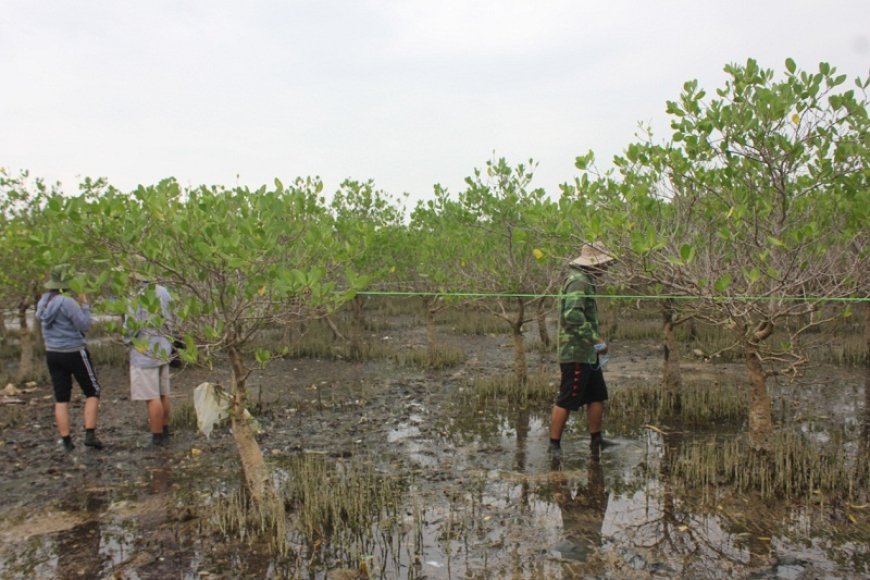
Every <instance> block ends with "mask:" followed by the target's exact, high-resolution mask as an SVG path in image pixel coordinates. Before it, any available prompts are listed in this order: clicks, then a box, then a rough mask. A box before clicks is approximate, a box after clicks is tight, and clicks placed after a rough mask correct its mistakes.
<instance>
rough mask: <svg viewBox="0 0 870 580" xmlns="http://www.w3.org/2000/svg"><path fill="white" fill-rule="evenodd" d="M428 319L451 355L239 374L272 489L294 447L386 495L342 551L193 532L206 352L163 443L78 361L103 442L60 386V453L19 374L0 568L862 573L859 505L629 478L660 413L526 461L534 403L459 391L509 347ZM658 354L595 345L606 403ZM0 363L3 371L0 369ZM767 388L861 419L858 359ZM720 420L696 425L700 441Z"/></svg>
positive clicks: (572, 426)
mask: <svg viewBox="0 0 870 580" xmlns="http://www.w3.org/2000/svg"><path fill="white" fill-rule="evenodd" d="M441 331H442V332H441V339H442V340H443V341H444V343H445V344H448V345H450V346H452V347H455V348H458V349H461V350H462V351H463V352H464V353H465V357H466V361H465V363H464V364H462V365H460V366H457V367H453V368H449V369H445V370H438V371H431V370H420V369H419V368H415V367H413V366H407V365H403V364H399V363H398V362H397V361H396V360H395V359H390V358H380V359H376V360H371V361H368V362H364V363H354V362H346V361H344V360H326V359H308V358H305V359H286V360H275V361H272V362H270V363H269V364H268V366H267V367H266V369H265V370H262V371H258V372H256V373H255V374H254V375H253V376H252V378H251V380H250V382H249V387H250V392H251V403H252V405H251V406H252V411H253V412H254V414H255V415H256V416H257V417H258V419H259V420H260V422H261V424H262V427H263V429H264V432H263V434H262V435H261V436H260V444H261V447H262V449H263V453H264V455H265V456H266V458H267V461H268V462H269V463H270V465H271V466H272V468H273V471H274V473H275V474H276V475H275V480H276V484H278V485H282V484H283V482H286V481H287V480H289V479H292V477H293V470H294V469H298V466H299V463H298V461H299V460H300V458H303V457H312V456H313V457H318V458H322V459H323V460H324V461H325V462H326V464H327V465H329V466H331V467H334V466H339V467H340V468H341V466H344V467H343V469H346V470H352V469H358V468H359V467H360V466H361V465H365V466H370V467H369V469H371V470H372V471H373V472H374V474H375V475H376V476H377V477H379V478H384V479H385V480H386V479H389V480H390V481H391V482H393V483H395V484H396V488H397V489H398V490H399V491H398V492H397V500H396V501H397V502H398V504H397V505H398V508H397V510H396V512H395V513H394V514H393V516H392V519H391V520H390V523H389V524H387V523H385V522H383V521H382V522H377V521H376V522H375V523H373V524H371V525H370V529H369V530H368V531H369V532H370V533H368V534H365V533H357V534H356V536H351V535H349V536H347V537H345V542H346V543H349V544H352V545H344V546H336V545H331V544H330V538H324V537H321V538H317V539H312V538H310V537H306V536H305V534H304V533H303V532H301V531H300V530H301V529H302V523H301V521H300V520H301V517H300V516H299V514H295V513H294V512H293V510H292V509H291V511H290V513H289V516H288V518H289V519H288V526H289V527H288V532H287V534H288V537H289V543H290V547H291V551H290V553H289V554H287V555H286V556H275V555H273V554H270V552H269V550H268V548H267V547H266V546H265V545H264V544H263V543H258V542H251V541H250V540H249V539H248V538H239V537H238V534H235V535H234V534H229V535H225V534H222V533H221V532H220V530H219V529H218V527H217V526H216V525H215V523H214V522H215V511H216V510H218V509H221V508H220V506H221V505H223V504H222V503H221V502H222V501H224V500H225V499H226V498H228V497H232V495H233V492H234V491H235V490H236V489H237V487H238V484H239V465H238V461H237V458H236V452H235V447H234V443H233V439H232V436H231V434H230V433H229V432H228V430H227V428H226V427H225V426H224V427H219V428H218V429H216V431H215V432H214V433H213V434H212V435H211V437H210V438H206V437H204V436H203V435H201V434H198V433H197V432H196V431H195V427H194V426H193V425H192V423H191V421H190V420H189V418H190V415H191V402H192V393H193V390H194V388H195V387H196V386H197V385H199V384H200V383H202V382H204V381H212V382H224V383H226V381H227V380H228V376H227V371H226V369H225V368H224V367H223V365H222V364H221V361H217V365H216V368H215V369H214V370H208V369H201V368H186V369H183V370H180V371H177V372H176V373H175V374H174V376H173V379H172V381H173V395H172V402H173V405H174V409H175V411H176V413H177V416H182V415H183V416H185V417H187V418H188V419H187V420H186V421H184V420H183V421H180V423H179V426H178V428H177V430H176V432H175V434H174V437H173V438H172V441H171V444H170V445H169V446H168V447H167V448H165V449H155V448H152V447H150V446H149V435H148V433H147V429H146V425H145V409H144V405H143V404H134V403H132V402H131V401H130V400H129V397H128V388H129V383H128V379H127V375H126V369H125V368H123V367H117V366H115V367H113V366H109V365H106V364H104V365H102V366H101V367H100V368H98V373H99V379H100V382H101V384H102V386H103V395H102V403H101V412H100V419H99V421H100V424H99V435H100V437H101V439H102V440H103V441H104V442H105V444H106V446H107V447H106V449H104V450H103V451H94V450H91V449H88V448H85V447H84V446H83V444H82V442H83V433H82V431H81V429H82V423H81V404H82V400H81V398H80V396H79V397H78V398H76V399H75V400H74V405H73V407H74V409H73V410H74V415H73V425H74V434H75V441H76V442H77V447H76V449H75V450H74V451H73V452H72V453H69V454H68V453H65V452H64V451H62V449H61V448H60V447H59V445H58V444H57V434H56V430H55V426H54V421H53V407H52V400H51V390H50V386H49V384H48V383H46V382H39V383H37V384H36V385H33V386H31V387H30V388H27V387H22V386H19V387H20V388H21V392H20V393H18V394H17V395H16V396H15V397H16V398H18V399H21V400H22V401H23V404H6V405H3V406H2V408H0V412H2V422H3V429H2V432H0V465H2V467H0V469H2V483H0V497H2V508H0V543H2V548H0V576H2V577H3V578H131V579H132V578H203V577H208V578H267V577H303V578H309V577H310V578H325V577H330V578H357V577H366V575H368V576H370V577H385V578H503V577H514V578H575V577H607V578H670V577H699V578H707V577H708V578H819V577H833V578H837V577H839V578H854V577H867V575H868V574H870V550H868V547H867V542H868V540H870V533H868V529H870V528H868V525H870V524H868V517H867V511H868V510H867V506H866V505H863V506H862V505H860V504H856V503H854V502H853V503H852V504H846V503H843V502H841V503H838V504H836V505H820V502H819V501H814V500H812V499H810V500H806V501H795V500H790V501H774V500H762V499H760V498H759V497H756V496H755V495H754V494H745V493H744V494H737V493H735V492H733V491H730V490H729V489H728V488H727V487H722V488H719V489H715V490H703V491H699V490H694V491H684V490H678V489H674V488H673V487H672V486H670V485H669V484H667V483H666V482H665V481H664V480H663V479H659V478H657V477H651V476H650V475H649V474H650V473H655V466H656V465H658V464H659V463H660V462H661V458H662V455H663V448H664V444H663V438H662V434H661V432H662V431H667V429H668V427H667V426H666V425H651V426H644V425H634V426H631V427H628V428H626V427H624V426H623V427H620V429H619V430H614V429H613V428H610V429H609V430H608V432H607V435H608V437H609V438H610V439H612V440H614V441H615V442H617V443H618V444H619V445H618V446H617V447H615V448H612V449H608V450H606V451H605V453H604V456H603V457H602V459H601V461H600V462H594V461H592V460H591V458H590V457H589V452H588V447H587V439H586V435H585V433H584V430H585V421H584V420H583V418H582V417H580V416H578V415H575V416H572V418H571V421H570V423H569V429H568V431H567V433H566V434H565V437H564V440H563V441H564V443H563V445H564V449H565V451H564V455H563V458H562V461H561V463H560V464H553V462H552V461H551V459H550V458H549V457H548V456H547V454H546V446H547V427H548V421H549V405H548V404H547V403H546V402H537V403H535V404H533V405H530V406H528V407H526V408H517V407H516V406H511V405H507V404H505V403H504V402H503V401H500V400H498V398H495V399H492V398H491V399H489V400H487V401H480V400H478V399H477V398H475V397H473V396H471V394H470V389H471V386H470V384H471V381H472V380H473V379H475V378H482V377H500V376H504V377H506V376H510V374H511V372H512V364H513V350H512V344H511V341H510V339H509V337H508V336H506V335H497V334H495V335H493V334H490V335H482V336H466V335H460V334H455V333H452V332H450V329H449V328H441ZM532 334H533V333H532V332H530V333H529V336H530V337H531V335H532ZM367 338H368V340H370V341H378V342H380V343H381V344H383V345H385V346H389V347H390V348H391V349H393V351H394V352H402V351H405V352H407V351H410V350H416V349H422V348H423V347H424V346H423V345H424V341H425V335H424V333H423V331H422V329H421V328H419V327H418V326H417V325H416V324H415V323H413V322H405V323H397V324H396V325H394V326H392V327H389V326H388V325H385V329H383V330H379V331H378V332H372V333H370V334H369V336H368V337H367ZM530 342H531V340H530ZM661 356H662V355H661V350H660V348H659V347H658V345H657V344H656V341H654V340H641V341H616V342H615V343H614V344H613V352H612V355H611V362H610V364H609V368H608V369H607V373H606V376H607V379H608V383H609V385H610V389H611V396H612V397H615V396H618V393H619V392H620V391H623V390H626V389H630V388H633V387H636V386H638V385H644V384H652V383H656V382H657V381H658V379H659V377H660V366H661ZM528 360H529V365H530V370H531V371H532V372H533V373H538V372H541V373H549V374H550V376H551V377H552V381H553V384H554V386H553V388H554V389H555V382H556V381H557V379H558V376H557V367H556V365H555V363H554V360H553V358H552V355H551V354H549V353H543V354H542V352H541V351H537V350H535V349H532V351H531V352H530V353H529V359H528ZM3 364H5V365H6V369H7V370H8V369H9V368H11V366H12V365H14V363H13V362H12V361H3ZM683 365H684V372H685V376H686V380H687V381H694V382H700V383H710V384H714V383H715V384H716V385H722V386H723V388H734V389H737V388H742V387H741V385H742V384H743V382H744V377H743V369H742V366H741V365H739V364H734V363H717V362H715V361H704V360H700V359H697V358H694V357H692V356H691V354H690V353H689V354H687V355H686V356H685V357H684V359H683ZM834 378H835V380H832V379H834ZM772 388H773V389H774V390H776V391H777V392H778V393H779V391H782V393H785V395H777V397H778V398H777V399H776V401H781V404H782V406H783V407H785V406H786V402H785V398H787V399H788V402H787V405H788V408H789V409H793V410H795V411H793V415H794V416H795V418H796V420H799V421H803V423H802V425H803V427H802V429H803V430H804V431H806V432H811V433H815V434H818V437H821V438H823V437H824V433H825V432H826V431H825V429H826V427H825V425H827V424H829V423H828V422H833V423H835V424H838V425H840V426H843V425H845V426H846V428H847V431H848V429H849V428H850V425H851V427H855V426H856V425H857V421H858V419H857V418H858V417H860V416H861V412H862V409H861V407H860V404H861V400H862V399H863V397H862V393H863V390H862V389H863V380H862V375H861V373H859V372H857V371H850V370H849V369H831V368H828V369H820V370H817V371H816V372H815V374H811V376H810V378H808V379H806V380H805V381H804V382H803V383H802V384H801V385H800V387H799V388H794V387H793V386H790V385H784V384H783V385H779V384H775V385H772ZM605 427H606V428H607V427H608V425H607V424H605ZM741 429H742V425H733V426H725V427H723V426H722V425H712V424H711V425H709V432H711V433H714V432H715V433H717V434H718V435H717V436H721V434H722V433H723V432H725V433H728V432H731V433H734V434H736V433H738V432H740V430H741ZM854 430H855V429H852V431H854ZM701 431H707V430H706V429H701ZM852 431H848V432H852ZM848 445H851V443H849V444H848ZM650 466H653V469H652V470H651V469H650ZM324 485H330V484H329V483H324ZM336 492H337V493H346V492H342V491H341V490H340V489H339V488H336ZM865 497H866V494H865ZM383 519H386V516H384V517H383ZM334 539H335V538H333V540H334ZM312 543H313V544H316V545H315V547H314V548H312V545H311V544H312Z"/></svg>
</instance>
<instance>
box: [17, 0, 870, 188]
mask: <svg viewBox="0 0 870 580" xmlns="http://www.w3.org/2000/svg"><path fill="white" fill-rule="evenodd" d="M748 57H753V58H756V59H757V60H758V61H759V63H760V64H761V65H762V66H764V67H767V68H775V69H776V70H777V71H781V70H783V68H784V66H783V62H784V60H785V59H786V57H792V58H794V59H795V60H796V61H797V64H798V66H799V67H802V68H806V69H811V70H816V69H817V66H818V63H819V61H823V60H824V61H827V62H829V63H830V64H832V65H834V66H836V67H837V68H838V69H839V70H840V71H841V72H844V73H848V75H849V78H850V83H851V79H852V78H854V77H855V76H856V75H861V76H867V74H868V72H870V2H868V1H867V0H860V1H858V0H856V1H851V0H849V1H847V0H830V1H826V2H822V1H808V0H790V1H759V0H756V1H753V2H746V1H742V0H731V1H729V2H724V1H717V2H707V1H703V0H694V1H682V0H681V1H676V0H674V1H662V0H656V1H654V2H641V1H639V0H638V1H631V2H629V1H599V2H591V1H581V0H573V1H568V0H534V1H522V2H520V1H511V0H490V1H473V0H465V1H463V0H438V1H416V0H401V1H400V0H396V1H387V0H356V1H351V0H346V1H338V0H311V1H291V0H285V1H247V2H242V1H237V2H222V1H216V0H207V1H196V2H194V1H180V0H172V1H157V0H148V1H145V0H142V1H139V2H127V1H123V2H122V1H109V0H106V1H102V2H94V1H85V0H77V1H74V2H72V1H43V0H39V1H35V0H11V1H10V0H4V2H3V6H2V12H0V166H3V167H6V168H7V169H9V170H12V171H18V170H20V169H29V170H30V171H31V172H32V174H34V175H36V176H41V177H45V178H46V179H48V180H50V181H54V180H61V181H62V182H63V183H64V186H65V190H67V191H70V192H72V191H75V187H76V184H77V183H78V181H79V178H80V177H84V176H90V177H98V176H105V177H107V178H108V179H109V180H110V181H111V182H112V183H113V184H115V185H116V186H118V187H120V188H122V189H130V188H133V187H135V186H136V185H137V184H140V183H146V184H149V183H154V182H156V181H158V180H160V179H161V178H164V177H168V176H175V177H176V178H178V179H179V181H180V182H181V183H182V184H185V185H198V184H202V183H207V184H224V185H235V184H244V185H250V186H254V187H255V186H258V185H261V184H263V183H271V182H272V180H273V178H275V177H279V178H281V179H282V180H283V181H284V182H285V183H286V182H288V181H290V180H292V179H293V178H295V177H297V176H309V175H319V176H321V177H322V178H323V180H324V181H325V183H326V186H327V190H328V191H329V190H334V189H335V188H336V187H337V186H338V184H339V183H340V182H341V181H342V180H343V179H345V178H353V179H358V180H367V179H373V180H374V181H375V183H376V185H377V186H378V187H379V188H381V189H383V190H386V191H387V192H389V193H391V194H394V195H398V194H401V193H403V192H408V193H410V194H411V197H412V199H421V198H426V197H430V196H431V193H432V187H433V185H434V184H435V183H440V184H442V185H444V186H445V187H448V188H449V189H450V191H453V192H457V191H459V190H460V189H462V187H463V179H464V177H466V176H468V175H470V174H471V173H472V172H473V169H474V168H475V167H482V166H483V165H484V164H485V162H486V161H487V160H488V159H491V158H492V157H493V155H495V156H497V157H506V158H507V159H508V160H509V161H511V162H512V163H517V162H520V161H525V160H528V159H529V158H533V159H535V160H536V161H537V162H538V163H539V165H538V170H537V172H536V181H535V184H536V185H539V186H542V187H545V188H547V190H548V191H552V192H553V193H556V192H557V190H558V188H557V186H558V184H559V183H563V182H566V181H571V180H573V178H574V177H575V176H576V170H575V169H574V159H575V157H576V156H577V155H579V154H582V153H584V152H585V151H587V150H589V149H592V150H593V151H594V152H595V154H596V157H597V158H598V160H599V165H600V166H607V165H608V160H609V159H610V158H611V157H612V156H613V155H614V154H616V153H619V152H620V151H621V150H622V149H623V148H624V147H625V146H626V145H627V144H628V143H629V142H630V141H631V140H632V139H633V137H634V135H635V133H636V130H637V125H638V123H639V122H644V123H648V124H651V125H652V126H653V128H654V130H655V132H656V135H658V136H660V137H664V136H665V134H666V133H667V128H668V125H667V118H666V116H665V114H664V108H665V101H666V100H668V99H675V98H676V97H677V96H678V95H679V92H680V89H681V87H682V84H683V82H685V81H686V80H689V79H698V81H699V83H700V84H701V86H702V87H705V88H706V89H708V92H710V93H712V92H713V89H714V88H716V87H719V86H721V85H722V83H723V81H724V78H725V75H724V73H723V72H722V69H723V66H724V65H725V64H728V63H733V62H739V63H744V62H745V61H746V59H747V58H748Z"/></svg>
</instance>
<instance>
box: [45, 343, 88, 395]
mask: <svg viewBox="0 0 870 580" xmlns="http://www.w3.org/2000/svg"><path fill="white" fill-rule="evenodd" d="M45 358H46V361H47V362H48V372H49V374H51V384H52V385H53V386H54V400H55V401H56V402H58V403H69V400H70V397H71V395H72V379H73V377H75V379H76V382H77V383H78V384H79V386H80V387H81V388H82V392H83V393H84V394H85V397H99V396H100V383H99V382H98V381H97V373H96V371H94V365H93V364H91V357H90V355H89V354H88V351H87V350H85V349H81V350H78V351H75V352H54V351H48V352H46V353H45Z"/></svg>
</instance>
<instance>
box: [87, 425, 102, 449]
mask: <svg viewBox="0 0 870 580" xmlns="http://www.w3.org/2000/svg"><path fill="white" fill-rule="evenodd" d="M85 446H87V447H90V448H91V449H96V450H98V451H99V450H100V449H102V448H103V442H102V441H100V440H99V439H97V434H96V433H95V432H94V430H93V429H87V430H86V431H85Z"/></svg>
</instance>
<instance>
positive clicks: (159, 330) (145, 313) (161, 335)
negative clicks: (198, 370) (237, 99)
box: [125, 260, 173, 447]
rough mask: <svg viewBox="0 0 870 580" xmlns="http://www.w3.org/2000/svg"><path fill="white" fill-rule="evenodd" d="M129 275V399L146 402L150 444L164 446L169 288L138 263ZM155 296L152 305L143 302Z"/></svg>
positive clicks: (167, 405)
mask: <svg viewBox="0 0 870 580" xmlns="http://www.w3.org/2000/svg"><path fill="white" fill-rule="evenodd" d="M137 264H138V265H139V266H140V269H134V270H133V272H132V273H131V274H130V279H131V281H132V282H133V283H134V284H135V286H136V294H135V297H134V299H133V303H132V304H131V308H130V312H129V314H128V316H127V319H126V322H125V327H126V331H127V342H128V344H129V345H130V400H132V401H145V405H146V409H147V414H148V426H149V428H150V430H151V444H152V445H154V446H157V447H162V446H165V445H166V444H167V443H168V442H169V437H170V428H169V420H170V412H171V407H170V400H169V395H170V387H169V362H170V356H171V353H172V342H171V341H170V339H169V336H171V333H170V328H171V326H172V324H173V316H172V312H171V309H170V303H171V301H172V298H171V297H170V295H169V290H167V289H166V288H165V287H164V286H161V285H160V284H157V283H155V282H154V281H153V277H151V276H149V275H148V274H147V273H145V272H144V270H141V266H142V265H143V264H144V261H141V260H140V261H138V262H137ZM153 299H156V302H155V303H154V306H155V307H152V308H146V303H147V302H149V301H150V300H153Z"/></svg>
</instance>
